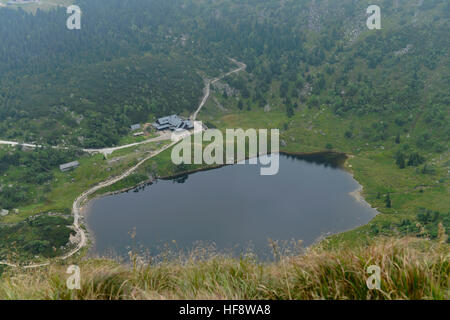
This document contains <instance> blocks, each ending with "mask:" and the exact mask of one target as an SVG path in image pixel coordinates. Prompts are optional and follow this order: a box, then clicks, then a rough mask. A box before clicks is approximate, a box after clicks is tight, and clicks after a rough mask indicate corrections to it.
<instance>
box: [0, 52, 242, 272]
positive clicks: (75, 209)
mask: <svg viewBox="0 0 450 320" xmlns="http://www.w3.org/2000/svg"><path fill="white" fill-rule="evenodd" d="M229 59H230V60H231V61H233V63H235V64H237V65H238V66H239V68H237V69H234V70H232V71H230V72H228V73H226V74H223V75H221V76H220V77H217V78H215V79H213V80H207V81H206V84H205V88H204V96H203V98H202V101H201V102H200V105H199V106H198V108H197V110H196V111H195V112H194V113H193V114H192V115H191V117H190V118H191V120H192V121H195V119H196V118H197V115H198V113H199V112H200V111H201V109H202V108H203V106H204V105H205V103H206V101H207V100H208V98H209V96H210V93H211V84H214V83H216V82H217V81H220V80H221V79H223V78H225V77H227V76H229V75H231V74H233V73H236V72H239V71H242V70H244V69H245V68H246V67H247V66H246V65H245V64H244V63H242V62H238V61H236V60H234V59H231V58H229ZM194 124H195V123H194ZM194 127H195V128H198V129H194V130H193V131H192V132H190V133H189V134H194V133H196V132H198V131H197V130H203V129H202V127H201V126H197V125H194ZM180 138H181V136H179V137H178V139H180ZM171 139H172V135H171V134H170V133H167V134H162V135H160V136H159V137H156V138H152V139H148V140H145V141H141V142H136V143H131V144H127V145H123V146H118V147H112V148H103V149H84V151H85V152H89V153H103V154H105V155H108V154H110V153H112V152H113V151H115V150H119V149H124V148H129V147H133V146H137V145H140V144H144V143H148V142H153V141H162V140H171ZM178 139H177V140H175V141H174V139H172V142H171V143H170V144H168V145H166V146H164V147H162V148H161V149H159V150H157V151H155V152H152V153H151V154H149V155H148V156H147V157H145V158H144V159H142V160H141V161H139V162H138V163H137V164H136V165H134V166H133V167H131V168H129V169H127V170H126V171H125V172H123V173H122V174H121V175H119V176H116V177H112V178H110V179H108V180H106V181H103V182H100V183H99V184H97V185H95V186H94V187H92V188H90V189H88V190H86V191H85V192H83V193H82V194H81V195H79V196H78V198H76V199H75V201H74V202H73V205H72V214H73V229H74V230H75V232H76V238H78V243H77V245H76V247H75V248H74V249H72V250H71V251H70V252H68V253H66V254H65V255H63V256H61V257H57V258H53V260H56V259H59V260H66V259H68V258H70V257H72V256H73V255H75V254H76V253H77V252H79V251H80V250H81V249H82V248H83V247H84V246H86V244H87V236H86V232H85V231H84V230H83V228H82V226H81V225H80V217H81V208H82V206H83V204H84V203H85V202H86V201H87V200H88V198H89V196H90V195H92V194H94V193H95V192H97V191H98V190H100V189H102V188H104V187H107V186H110V185H112V184H114V183H116V182H118V181H120V180H122V179H124V178H126V177H128V176H129V175H130V174H131V173H133V172H134V171H135V170H136V169H137V168H139V167H140V166H141V165H142V164H143V163H144V162H146V161H147V160H149V159H151V158H153V157H155V156H157V155H158V154H160V153H161V152H163V151H165V150H167V149H169V148H171V147H172V146H174V145H175V144H177V143H178V141H179V140H178ZM1 144H7V145H12V146H16V145H22V146H26V147H30V148H36V147H39V145H34V144H27V143H18V142H14V141H2V140H0V145H1ZM54 148H59V147H54ZM50 264H51V261H48V262H43V263H37V264H32V263H31V264H28V265H18V264H13V263H9V262H7V261H0V265H7V266H10V267H13V268H19V267H22V268H25V269H29V268H38V267H44V266H48V265H50Z"/></svg>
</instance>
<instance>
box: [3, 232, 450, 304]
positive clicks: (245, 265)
mask: <svg viewBox="0 0 450 320" xmlns="http://www.w3.org/2000/svg"><path fill="white" fill-rule="evenodd" d="M133 261H134V263H133V265H132V266H131V268H128V267H126V266H123V265H119V264H117V263H116V262H113V261H111V260H95V259H89V260H85V261H82V262H80V263H79V266H80V271H81V290H69V289H67V286H66V279H67V274H66V268H67V266H68V265H53V266H51V267H48V268H47V267H46V268H41V269H34V270H27V271H23V270H10V271H8V272H6V273H5V274H4V275H3V277H2V278H0V299H448V298H449V289H448V288H449V283H448V282H449V279H448V274H449V272H450V269H449V268H450V266H449V261H448V245H446V244H436V243H434V244H432V243H430V242H428V241H424V240H418V239H412V240H411V239H403V240H395V241H394V240H386V239H383V240H378V241H376V242H373V243H371V244H370V245H369V246H358V247H356V248H353V249H352V250H348V248H338V249H335V250H333V251H329V250H324V249H322V248H314V249H310V250H308V251H307V252H305V254H304V255H301V256H291V257H289V256H280V259H279V260H278V261H277V262H274V263H270V264H259V263H257V262H255V261H254V260H252V259H251V257H244V258H242V259H231V258H229V257H226V256H221V255H217V254H214V253H209V254H205V252H202V251H201V250H200V251H197V252H193V253H192V255H191V256H189V257H184V258H180V260H174V261H173V260H172V261H170V262H163V263H160V264H152V265H145V264H142V263H140V262H139V259H138V257H135V258H134V259H133ZM181 262H182V263H181ZM370 265H378V266H379V267H380V268H381V290H379V291H378V290H369V289H368V288H367V285H366V280H367V277H368V275H367V273H366V270H367V267H368V266H370Z"/></svg>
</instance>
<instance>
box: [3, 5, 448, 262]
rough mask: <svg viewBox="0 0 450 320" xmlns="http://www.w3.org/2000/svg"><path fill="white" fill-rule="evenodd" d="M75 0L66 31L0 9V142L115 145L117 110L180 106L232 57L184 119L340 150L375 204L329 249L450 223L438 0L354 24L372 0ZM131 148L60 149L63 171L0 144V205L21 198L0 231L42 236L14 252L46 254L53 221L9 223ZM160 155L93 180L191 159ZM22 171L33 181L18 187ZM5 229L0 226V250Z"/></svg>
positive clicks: (120, 131) (123, 127) (57, 23)
mask: <svg viewBox="0 0 450 320" xmlns="http://www.w3.org/2000/svg"><path fill="white" fill-rule="evenodd" d="M76 4H77V5H79V6H80V8H81V9H82V11H83V18H82V29H81V30H75V31H74V30H67V29H66V28H65V19H66V17H67V15H66V13H65V9H64V8H59V9H56V8H55V9H54V10H46V11H40V10H39V11H36V12H35V13H34V14H31V13H27V12H25V11H23V10H20V9H18V10H10V9H7V8H0V26H1V28H0V38H1V39H2V43H1V44H0V140H17V141H25V142H38V143H41V144H45V145H60V146H63V145H65V146H70V147H76V148H80V147H90V148H91V147H96V148H97V147H105V146H115V145H118V144H120V143H121V141H124V140H126V139H127V136H129V125H130V124H132V123H136V122H139V123H144V122H149V121H152V120H153V119H154V117H157V116H162V115H167V114H171V113H178V114H181V115H184V116H187V115H189V114H191V113H192V112H193V111H194V110H195V109H196V108H197V106H198V103H199V101H200V99H201V96H202V88H203V86H204V84H203V79H202V78H213V77H214V76H217V75H219V74H222V73H223V72H225V71H229V70H230V69H231V68H233V64H232V63H231V62H230V61H229V59H228V58H230V57H231V58H234V59H236V60H238V61H241V62H243V63H245V64H246V65H247V68H246V71H245V72H240V73H239V74H236V75H232V76H230V77H227V78H225V79H223V80H221V81H219V82H218V83H217V84H215V85H214V86H212V95H211V97H210V99H209V100H208V102H207V104H206V105H205V107H204V109H203V110H202V112H201V113H200V114H199V120H203V121H204V122H205V123H207V125H208V126H209V127H216V128H219V129H225V128H239V127H242V128H278V129H280V132H281V149H282V151H284V152H290V153H299V152H316V151H323V150H333V151H339V152H344V153H346V154H347V155H348V156H349V159H348V161H347V162H346V169H347V170H348V171H350V172H352V173H353V175H354V177H355V179H356V180H357V181H358V182H359V183H360V184H361V185H362V186H363V191H362V194H363V196H364V197H365V199H366V200H367V201H368V202H369V203H370V204H371V205H372V206H373V207H376V208H377V209H378V211H379V212H380V213H381V214H380V215H378V216H377V217H376V218H375V219H374V220H373V221H372V222H371V223H369V224H368V225H366V226H363V227H361V228H358V229H356V230H353V231H350V232H346V233H343V234H339V235H336V236H333V237H331V238H330V241H329V245H330V246H331V247H333V246H336V245H339V244H341V243H344V242H345V243H346V242H348V243H349V244H351V245H354V246H357V245H361V244H364V243H366V242H367V241H369V240H370V239H371V238H373V237H375V236H389V237H403V236H406V235H408V236H413V237H420V238H425V239H431V240H433V241H434V240H436V239H437V238H438V234H439V228H440V227H439V226H440V225H441V226H442V228H443V229H442V228H441V229H442V230H444V232H446V233H447V234H449V233H450V206H449V201H448V199H449V193H448V179H449V166H450V157H449V137H450V132H449V128H450V127H449V125H448V124H449V122H450V121H449V120H450V119H449V117H450V114H449V99H450V96H449V93H448V87H449V63H450V59H449V56H448V53H449V39H450V37H449V31H448V30H449V12H450V3H449V2H448V1H445V0H425V1H410V0H398V1H396V0H382V1H377V3H376V4H377V5H379V6H380V8H381V19H382V20H381V25H382V28H381V30H369V29H368V28H367V26H366V20H367V17H368V15H367V14H366V9H367V7H368V6H369V4H372V3H371V1H365V0H364V1H360V0H340V1H337V0H336V1H325V0H301V1H300V0H287V1H278V0H247V1H242V0H217V1H209V0H164V1H163V0H155V1H147V0H129V1H120V0H108V6H107V8H105V5H104V1H100V0H96V1H92V0H79V1H76ZM135 151H136V150H134V149H133V150H128V151H124V154H128V158H127V159H126V161H124V162H122V163H121V164H120V165H117V166H116V167H113V168H112V169H109V168H111V166H110V165H109V162H108V161H109V160H110V159H106V158H103V157H102V156H99V155H97V156H90V155H86V154H84V155H81V153H80V152H79V151H76V150H73V151H62V150H59V151H58V157H56V159H57V160H58V161H59V160H60V159H61V160H62V159H68V160H70V159H69V158H74V157H81V160H82V166H81V167H80V168H79V169H77V170H78V171H77V170H76V171H75V172H74V173H73V174H72V176H66V175H62V174H60V173H59V172H57V171H58V170H57V163H56V162H58V161H57V160H55V159H53V160H52V159H49V161H44V160H46V159H42V153H44V152H45V151H42V153H39V152H41V151H33V152H30V151H23V150H18V149H17V148H9V147H8V148H6V147H4V148H1V147H0V159H1V163H0V165H1V166H0V173H1V176H0V187H1V188H2V190H4V191H2V194H1V195H0V208H8V209H9V208H11V209H12V208H18V209H20V214H18V215H15V216H8V217H3V218H0V223H1V224H2V226H1V227H0V232H2V229H1V228H12V229H7V230H8V231H7V232H8V233H9V232H23V231H24V230H25V232H26V233H33V237H25V238H23V239H32V241H41V243H40V244H41V245H42V246H39V245H38V246H26V243H24V242H23V241H24V240H23V239H20V240H21V241H22V242H20V248H21V249H20V250H23V257H21V258H20V257H17V259H18V260H21V259H23V258H24V257H27V258H28V257H33V256H35V255H37V254H39V255H40V258H43V257H44V258H45V257H52V256H54V252H51V251H49V250H48V248H50V247H51V246H52V244H51V241H52V239H50V238H51V237H53V236H54V238H55V239H57V242H58V243H60V242H61V240H60V236H61V234H63V233H58V234H56V235H45V233H42V232H40V228H43V227H45V225H43V224H42V225H41V224H35V225H33V224H31V225H29V226H28V227H26V228H25V227H24V226H22V225H19V224H20V223H22V224H23V221H29V220H27V219H30V217H33V216H34V215H36V214H37V213H41V212H54V211H57V212H60V213H69V212H70V210H71V208H72V202H73V200H74V199H75V198H76V197H77V196H78V194H80V193H81V192H82V191H83V188H85V189H87V188H88V187H89V186H91V185H92V184H95V183H98V182H100V181H102V180H104V179H106V178H107V177H108V176H109V175H112V174H118V173H119V172H121V171H122V172H123V171H125V169H126V168H129V167H131V166H132V165H134V164H136V162H137V158H138V156H133V155H135ZM147 151H148V150H138V153H139V152H140V155H142V154H145V152H147ZM68 152H73V153H69V154H68ZM76 152H79V153H76ZM169 152H170V150H169V151H166V152H163V153H162V154H160V155H158V156H157V157H155V158H153V159H151V160H149V161H147V162H146V163H144V164H143V165H142V166H141V167H140V168H139V169H138V171H137V173H136V175H134V176H132V177H131V178H130V179H127V180H124V181H120V182H118V183H117V185H116V186H111V187H109V188H108V189H106V190H103V191H110V190H118V189H123V188H124V187H131V186H133V185H136V184H138V183H139V182H142V181H145V180H147V179H149V177H150V176H151V177H154V176H167V175H170V174H173V173H180V172H183V171H186V170H188V169H192V168H182V167H175V166H173V165H172V163H171V162H170V160H169ZM35 153H38V154H35ZM55 153H56V151H55ZM59 153H61V154H59ZM116 156H118V155H116ZM121 156H122V154H121ZM27 164H30V165H31V166H32V168H26V167H25V165H27ZM98 168H101V169H102V170H104V171H102V170H97V169H98ZM106 170H112V171H106ZM30 172H31V173H32V174H33V175H34V176H33V178H30V179H28V180H26V181H25V183H23V184H21V183H20V182H21V181H22V180H24V177H26V176H27V175H29V174H30ZM66 188H67V190H70V192H63V191H62V190H66ZM6 192H9V193H8V194H10V195H11V196H7V193H6ZM99 193H101V192H99ZM69 223H70V221H69V220H68V221H67V224H69ZM16 224H17V225H16ZM33 228H37V229H36V230H38V231H33V230H34V229H33ZM9 230H12V231H9ZM69 231H70V230H69ZM4 232H5V231H4ZM68 233H70V232H67V234H65V236H67V237H68ZM47 236H50V238H48V237H47ZM15 241H17V237H15V236H11V237H8V238H6V237H5V238H1V237H0V249H2V250H0V260H1V259H2V258H3V257H7V255H8V251H9V250H12V249H11V248H13V247H14V244H15ZM45 241H47V242H45ZM447 241H448V240H447Z"/></svg>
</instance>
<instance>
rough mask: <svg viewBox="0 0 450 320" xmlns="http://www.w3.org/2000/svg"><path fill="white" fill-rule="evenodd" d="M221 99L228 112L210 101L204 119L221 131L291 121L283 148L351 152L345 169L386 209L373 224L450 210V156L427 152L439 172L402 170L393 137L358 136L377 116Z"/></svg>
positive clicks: (347, 236) (355, 237)
mask: <svg viewBox="0 0 450 320" xmlns="http://www.w3.org/2000/svg"><path fill="white" fill-rule="evenodd" d="M216 99H217V100H218V101H220V102H221V104H222V105H223V106H225V107H226V108H227V110H226V111H223V110H221V109H220V108H218V106H217V105H216V103H215V102H214V100H213V99H211V100H209V102H208V104H207V105H206V107H205V109H204V113H203V114H201V115H200V118H201V119H203V121H205V122H208V123H210V124H213V125H215V126H216V127H217V128H219V129H222V130H223V129H225V128H244V129H245V128H285V124H287V130H284V129H280V132H281V136H280V139H281V140H283V141H284V143H285V144H286V145H285V146H284V147H283V146H281V147H280V148H281V151H286V152H314V151H323V150H326V145H327V144H331V145H332V146H333V149H334V150H337V151H341V152H345V153H347V154H349V155H350V156H351V157H350V159H349V160H348V161H347V163H346V169H347V170H348V171H350V172H352V174H353V176H354V178H355V179H356V180H357V181H358V182H359V183H360V184H361V185H362V186H363V196H364V197H365V199H366V200H367V201H368V202H369V203H370V204H371V205H372V206H373V207H375V208H377V209H378V211H379V212H380V213H383V214H381V215H378V216H377V217H376V218H375V219H374V221H372V223H371V224H373V223H375V224H378V225H381V224H383V223H388V224H390V223H392V222H400V221H401V220H402V219H405V218H410V219H413V220H414V218H415V216H416V214H417V212H418V210H419V208H427V209H431V210H436V211H440V212H441V213H444V214H445V213H447V212H449V211H450V204H449V202H448V180H447V169H446V166H447V165H448V163H447V162H448V154H445V153H444V154H436V153H433V152H429V153H427V154H426V155H425V156H426V158H427V159H428V160H431V159H432V162H433V164H434V166H435V173H434V174H421V173H420V172H417V168H416V167H407V168H405V169H399V168H398V167H397V165H396V164H395V158H394V155H395V150H396V148H398V146H397V145H396V144H395V142H394V141H393V139H390V140H387V141H383V142H377V143H371V142H366V141H367V140H365V139H362V138H359V136H358V132H360V131H362V130H363V129H364V127H365V126H368V124H369V123H373V122H376V121H377V118H376V116H375V115H372V116H371V115H368V116H363V117H361V118H358V117H339V116H336V115H334V114H333V113H332V112H331V111H330V110H329V109H328V108H327V107H326V106H321V107H320V109H316V108H312V109H309V108H308V107H307V106H306V105H300V106H299V108H298V110H296V111H295V114H294V116H293V117H292V118H288V117H287V116H286V113H285V112H284V106H283V104H282V102H281V101H278V100H276V99H275V100H274V101H269V103H270V105H271V110H270V111H269V112H264V111H263V110H262V109H261V108H258V107H256V106H252V107H251V110H250V111H248V110H246V109H245V108H244V110H243V111H240V110H238V109H237V108H236V106H235V105H236V102H235V99H234V98H229V99H224V98H223V97H222V96H221V95H216ZM227 100H229V101H227ZM421 125H422V126H423V124H421ZM350 127H352V128H353V134H354V137H353V138H345V137H344V134H345V131H346V130H348V128H350ZM419 129H420V127H419ZM401 139H402V140H408V138H406V134H405V135H402V136H401ZM410 139H411V140H413V138H410ZM411 143H413V142H411ZM280 169H281V170H282V168H280ZM419 169H420V168H419ZM378 193H380V194H381V198H380V199H378V198H377V195H378ZM387 193H390V195H391V199H392V208H386V205H385V203H384V197H385V195H386V194H387ZM369 228H370V226H363V227H361V228H358V229H356V230H353V231H350V232H346V233H343V234H341V235H339V236H337V237H334V239H336V240H338V241H339V242H340V241H342V240H351V241H352V242H353V241H356V242H357V241H359V240H361V238H364V234H365V233H366V232H367V231H368V229H369Z"/></svg>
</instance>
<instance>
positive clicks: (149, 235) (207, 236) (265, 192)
mask: <svg viewBox="0 0 450 320" xmlns="http://www.w3.org/2000/svg"><path fill="white" fill-rule="evenodd" d="M279 168H280V169H279V173H278V174H276V175H273V176H261V175H260V171H259V165H232V166H226V167H221V168H219V169H214V170H208V171H202V172H196V173H193V174H189V175H186V176H183V177H179V178H177V179H172V180H158V181H157V182H155V183H153V184H151V185H149V186H147V187H145V188H143V189H142V188H140V189H139V190H134V191H135V192H133V191H129V192H125V193H121V194H116V195H110V196H105V197H102V198H99V199H96V200H93V201H92V202H91V203H90V204H89V206H88V209H87V212H88V213H87V216H86V219H87V224H88V226H89V229H90V230H91V232H92V233H93V236H94V239H95V243H94V246H93V248H92V250H91V251H92V253H94V254H97V255H100V256H103V255H107V256H110V255H111V254H112V253H113V255H116V256H124V257H125V256H126V254H127V252H128V250H129V249H130V247H132V248H134V249H140V250H146V251H147V253H148V254H150V255H152V256H153V255H158V254H160V253H161V252H162V251H164V250H166V249H165V248H164V246H165V245H166V244H168V245H169V247H170V248H172V249H174V250H178V251H185V252H186V251H189V250H191V249H192V248H193V247H195V246H197V245H198V244H199V243H201V244H203V245H204V246H207V245H215V247H216V248H217V250H218V251H219V252H229V253H230V252H231V253H232V254H234V255H240V254H241V253H242V252H243V251H245V250H247V249H248V248H251V249H252V252H254V253H255V254H256V255H257V256H258V257H259V258H260V259H270V257H272V249H271V247H270V246H269V239H273V240H278V241H280V242H281V243H283V242H291V241H292V240H302V241H303V245H304V246H308V245H311V244H312V243H313V242H314V241H315V240H317V239H318V238H319V237H321V236H324V235H328V234H330V233H337V232H341V231H345V230H348V229H352V228H355V227H357V226H360V225H363V224H366V223H367V222H369V220H371V219H372V218H373V217H374V216H375V215H376V213H377V212H376V210H375V209H373V208H371V207H370V206H368V205H367V204H365V203H362V202H360V201H357V200H356V199H355V198H354V197H353V196H351V195H350V192H352V191H354V190H356V189H358V187H359V185H358V183H357V182H356V181H355V180H354V179H353V178H352V176H351V175H350V174H349V173H347V172H345V171H343V170H341V169H339V168H338V167H337V166H336V163H335V161H331V162H330V161H329V159H325V158H324V156H323V155H322V156H309V157H306V159H302V158H298V157H291V156H286V155H280V164H279ZM136 191H137V192H136ZM133 231H134V233H135V237H134V238H133V239H132V237H131V233H132V232H133ZM173 240H175V241H176V244H175V243H174V242H173Z"/></svg>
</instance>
